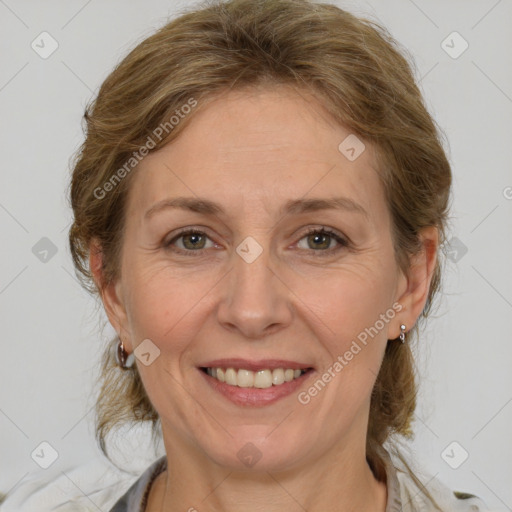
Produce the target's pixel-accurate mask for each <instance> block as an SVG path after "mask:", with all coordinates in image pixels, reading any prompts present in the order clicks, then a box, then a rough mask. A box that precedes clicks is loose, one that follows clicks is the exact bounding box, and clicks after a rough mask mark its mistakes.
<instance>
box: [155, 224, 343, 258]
mask: <svg viewBox="0 0 512 512" xmlns="http://www.w3.org/2000/svg"><path fill="white" fill-rule="evenodd" d="M316 234H323V235H328V236H329V237H331V238H333V239H334V240H335V241H336V242H338V244H339V245H340V246H339V247H335V248H334V249H325V250H319V251H315V250H313V249H310V251H311V252H313V253H320V254H315V255H314V257H324V256H330V255H332V254H333V253H336V252H338V251H340V250H341V249H342V248H347V247H349V246H350V244H349V242H348V240H346V239H345V238H343V237H342V236H341V235H339V234H338V233H336V232H335V231H333V230H331V229H329V228H310V229H309V230H308V231H307V232H306V233H305V234H304V235H303V236H302V237H301V238H300V239H299V241H300V240H302V239H303V238H306V237H308V236H311V235H316ZM185 235H202V236H206V237H207V238H209V237H208V235H207V234H206V233H205V232H204V231H200V230H197V229H193V228H192V229H185V230H183V231H180V232H179V233H178V234H177V235H176V236H175V237H174V238H172V240H170V241H169V242H166V243H165V244H164V247H165V248H166V249H169V250H172V251H173V252H177V253H178V254H184V255H187V256H202V255H203V253H204V251H207V250H208V249H199V250H197V251H192V250H184V249H176V248H172V247H171V246H172V244H173V243H174V242H176V240H178V239H179V238H182V237H183V236H185ZM194 253H195V254H194ZM322 253H323V254H322Z"/></svg>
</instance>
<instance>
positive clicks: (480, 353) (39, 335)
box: [0, 0, 512, 510]
mask: <svg viewBox="0 0 512 512" xmlns="http://www.w3.org/2000/svg"><path fill="white" fill-rule="evenodd" d="M187 4H188V2H181V3H180V4H179V3H178V2H172V1H164V0H150V1H147V0H144V1H142V0H137V1H131V2H125V1H120V0H116V1H113V0H110V1H99V0H89V1H74V0H68V1H66V2H64V1H45V2H36V1H18V2H15V1H14V0H5V1H4V0H0V39H1V48H2V50H1V66H0V108H1V120H2V123H1V128H0V129H1V134H0V144H1V148H2V151H1V155H2V158H1V164H0V165H1V173H0V227H1V233H2V247H3V250H2V251H1V252H0V261H1V271H0V315H1V336H2V340H1V358H0V364H1V386H0V433H1V436H0V450H1V452H0V491H2V492H6V491H8V490H10V489H13V488H15V487H16V486H18V485H20V484H21V483H22V482H23V481H24V479H26V478H31V477H33V476H34V475H35V476H39V475H40V476H41V478H43V477H44V478H46V477H49V476H50V475H58V474H59V472H60V471H61V470H65V469H66V468H68V467H70V466H71V465H76V464H81V463H84V462H86V461H89V460H90V459H91V458H96V457H100V455H99V451H98V448H97V447H96V445H95V442H94V438H93V430H92V418H93V413H92V412H91V408H92V406H93V395H91V390H92V385H93V383H94V378H95V375H96V371H97V365H98V358H99V355H100V349H101V346H102V343H104V341H105V339H106V338H107V337H108V335H109V334H110V333H111V332H112V331H109V330H108V329H107V330H106V331H104V333H103V334H100V332H99V323H98V320H97V319H98V314H97V313H96V311H95V303H94V301H93V300H92V299H91V298H90V297H89V296H88V295H87V294H86V293H85V292H84V291H83V290H82V289H81V288H80V286H79V284H78V282H77V281H76V279H75V277H74V272H73V267H72V263H71V259H70V256H69V250H68V248H67V229H68V227H69V224H70V219H71V216H70V210H69V209H68V207H67V205H66V199H65V190H66V186H67V183H68V175H69V159H70V157H71V155H72V154H73V152H74V151H75V150H76V149H77V147H78V145H79V144H80V143H81V141H82V132H81V117H82V114H83V110H84V105H85V103H86V102H87V101H88V100H89V99H90V97H91V95H92V94H93V93H96V92H97V89H98V87H99V85H100V84H101V82H102V81H103V80H104V78H105V77H106V76H107V74H108V73H109V72H110V70H111V69H112V67H113V65H114V64H115V63H116V62H117V61H118V60H119V59H120V58H121V57H122V56H123V55H125V54H126V52H127V51H128V49H130V48H132V47H133V46H134V45H135V44H136V43H137V42H139V41H140V40H142V39H143V38H144V37H146V36H148V35H149V34H150V33H151V32H152V31H153V30H154V29H155V28H157V27H159V26H161V25H162V24H163V23H164V21H165V18H166V17H167V16H172V15H174V13H175V12H176V11H177V9H178V8H179V7H180V6H181V7H182V6H185V5H187ZM338 5H339V6H341V7H345V8H347V9H348V10H350V11H352V12H355V13H357V14H363V15H367V16H370V17H372V18H373V19H376V20H378V21H380V22H382V23H383V24H384V25H385V26H386V27H387V28H388V29H389V30H390V32H391V33H392V35H393V36H394V37H395V38H396V39H397V40H398V41H399V42H400V43H401V44H402V45H404V46H405V47H406V48H408V49H409V51H410V52H411V54H412V55H413V57H414V59H415V61H416V64H417V68H418V77H419V78H420V79H421V87H422V90H423V92H424V95H425V97H426V100H427V103H428V106H429V108H430V110H431V111H432V113H433V114H434V117H435V118H436V119H437V121H438V122H439V124H440V125H441V127H442V128H443V129H444V131H445V132H446V135H447V136H448V139H449V142H450V147H449V148H448V150H449V156H450V160H451V163H452V165H453V172H454V203H453V210H452V215H453V230H452V233H451V236H454V237H456V238H457V239H458V240H459V241H460V242H457V241H452V243H453V247H455V245H456V244H459V247H461V245H460V244H463V247H465V248H466V249H467V253H465V254H463V252H464V251H461V250H460V248H459V249H455V250H454V251H452V250H447V253H449V256H450V258H451V259H449V260H448V266H447V275H446V282H445V292H444V294H443V300H442V304H441V308H440V310H439V312H438V314H437V315H436V317H435V318H432V319H431V322H430V327H429V330H428V332H427V333H426V334H425V336H424V338H423V340H422V348H421V352H420V353H419V354H418V360H419V365H420V370H421V378H422V387H421V395H420V403H419V407H418V411H417V415H416V422H415V431H416V439H415V441H414V442H413V443H412V444H411V447H412V449H413V451H414V453H415V454H416V456H415V459H416V460H417V461H418V463H419V464H420V467H423V468H424V470H425V471H426V472H428V473H429V474H430V475H431V477H434V476H435V478H437V479H438V480H441V481H443V482H445V483H446V484H447V485H449V486H450V487H452V488H453V489H457V490H461V491H467V492H472V493H475V494H478V495H479V496H481V497H483V498H484V499H485V500H486V501H487V503H488V504H489V505H491V506H495V507H501V508H502V509H504V510H505V509H506V510H512V485H511V483H512V436H511V431H512V429H511V424H512V403H511V402H512V372H511V371H510V369H511V363H512V338H511V334H510V332H511V327H512V322H511V318H512V272H511V271H510V269H511V264H510V262H511V261H512V258H511V256H512V237H511V234H512V171H511V164H510V162H511V161H512V143H511V135H512V129H511V128H512V66H511V57H510V49H511V48H512V35H511V34H512V32H511V29H510V22H511V21H512V3H511V2H510V1H508V0H500V1H496V0H473V1H468V0H450V1H446V0H435V1H428V2H427V1H420V0H415V1H414V2H413V1H412V0H393V1H389V0H388V1H384V0H381V1H366V2H364V1H351V2H338ZM43 31H47V32H49V33H50V34H51V36H52V37H53V38H54V39H55V40H56V41H57V42H58V45H59V46H58V49H57V50H56V51H55V52H54V53H53V54H52V55H51V56H50V57H48V58H47V59H42V58H41V57H40V56H39V55H38V54H37V53H36V52H35V51H34V50H33V49H32V48H31V43H32V41H33V40H36V41H37V40H38V39H37V38H38V36H39V34H40V33H41V32H43ZM453 31H457V32H458V33H460V35H461V36H462V37H463V38H464V40H466V41H467V43H468V44H469V47H468V49H467V50H466V51H465V52H464V53H462V54H461V55H460V56H459V57H458V58H452V57H451V56H450V55H448V54H447V53H446V51H445V49H443V46H442V42H443V41H444V40H445V39H446V38H447V37H448V36H450V34H452V32H453ZM453 37H454V36H450V38H448V39H447V42H446V43H445V44H448V45H450V46H453V48H452V50H451V51H452V52H457V51H458V50H460V49H461V48H462V46H461V44H463V42H462V41H461V40H458V39H456V38H455V39H454V38H453ZM452 41H453V42H452ZM507 187H508V188H507ZM403 200H404V201H407V198H406V197H404V198H403ZM43 237H47V238H48V239H50V240H51V241H52V243H53V244H55V246H56V249H57V252H56V254H55V255H54V256H52V257H48V261H46V262H43V261H41V260H40V259H39V258H38V257H37V256H36V254H34V253H33V251H32V248H33V247H34V246H35V244H36V243H38V241H39V240H40V239H41V238H43ZM450 247H452V246H450ZM450 247H447V249H450ZM50 255H51V253H50V254H49V256H50ZM39 256H40V257H41V256H42V255H41V254H40V255H39ZM127 439H128V440H129V439H132V440H133V443H132V444H131V445H130V444H129V443H128V441H126V442H127V443H128V444H127V445H124V452H122V453H126V454H127V459H126V460H129V461H130V462H131V464H130V466H129V467H130V468H131V469H133V470H134V471H142V470H143V469H144V468H145V467H146V466H147V465H148V464H149V462H150V461H151V460H152V459H153V458H154V457H155V453H153V452H151V451H150V450H149V444H146V445H144V444H142V445H141V446H138V445H139V444H140V442H139V440H138V439H140V436H139V437H138V435H137V434H134V436H133V437H130V436H128V437H127ZM42 441H47V442H49V443H50V444H51V445H52V446H53V447H54V448H55V449H56V450H57V452H58V453H59V458H58V460H57V461H56V462H55V464H53V465H52V466H51V467H50V469H48V470H43V469H41V468H39V467H38V466H37V465H36V464H35V462H34V461H33V460H32V458H31V453H32V452H33V450H34V449H35V448H36V447H37V446H38V445H39V444H40V443H41V442H42ZM453 441H457V443H459V444H460V446H462V447H463V448H464V449H465V450H466V451H467V452H468V453H469V458H468V459H467V460H466V461H465V462H464V463H463V464H462V465H461V466H460V467H459V468H458V469H452V468H451V467H450V466H449V465H448V464H447V463H446V462H445V460H444V459H443V457H442V456H441V454H442V453H443V451H444V450H445V448H446V447H447V446H448V445H449V444H450V443H452V442H453ZM159 450H160V451H157V453H163V452H162V451H161V446H160V448H159ZM457 450H460V449H459V448H456V450H455V452H454V454H455V456H456V457H460V452H457ZM122 453H121V452H120V455H119V457H120V458H119V460H121V457H122ZM424 483H425V485H427V487H428V479H425V480H424Z"/></svg>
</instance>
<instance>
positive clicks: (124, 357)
mask: <svg viewBox="0 0 512 512" xmlns="http://www.w3.org/2000/svg"><path fill="white" fill-rule="evenodd" d="M131 356H132V354H128V352H126V350H125V349H124V345H123V342H122V341H121V338H119V344H118V345H117V350H116V361H117V364H118V365H119V366H120V367H121V368H123V369H127V368H131V367H132V366H133V358H131ZM130 358H131V359H132V361H131V364H128V359H130Z"/></svg>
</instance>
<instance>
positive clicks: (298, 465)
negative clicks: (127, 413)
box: [90, 86, 438, 512]
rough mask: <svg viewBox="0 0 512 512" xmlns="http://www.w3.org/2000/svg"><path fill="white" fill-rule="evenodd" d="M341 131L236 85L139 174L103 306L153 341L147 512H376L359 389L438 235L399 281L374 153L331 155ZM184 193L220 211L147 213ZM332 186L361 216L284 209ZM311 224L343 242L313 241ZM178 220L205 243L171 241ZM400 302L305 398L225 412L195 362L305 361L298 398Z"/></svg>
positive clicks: (129, 335) (133, 343)
mask: <svg viewBox="0 0 512 512" xmlns="http://www.w3.org/2000/svg"><path fill="white" fill-rule="evenodd" d="M349 134H350V132H349V131H348V130H347V129H345V128H344V127H342V126H339V125H338V124H335V123H334V122H333V121H332V120H331V119H330V118H329V116H328V114H327V113H326V112H325V110H324V109H323V108H322V106H321V105H320V104H319V103H318V102H317V100H315V98H314V97H312V96H309V95H308V94H307V93H305V92H303V91H300V93H299V94H298V93H297V92H296V91H294V90H293V89H291V88H289V87H284V86H281V87H273V88H267V89H265V88H263V89H250V90H247V89H246V90H243V91H232V92H228V93H224V94H222V95H219V96H217V97H216V98H215V99H214V100H212V101H210V102H208V103H207V104H206V105H202V106H201V105H200V106H199V107H198V108H197V110H196V112H195V113H194V117H193V118H192V119H190V124H189V125H188V126H187V127H186V129H185V130H184V131H183V132H182V133H181V134H180V136H179V137H178V138H177V139H175V140H174V141H173V142H171V143H170V144H168V145H167V146H165V147H164V148H163V149H161V150H159V151H158V152H154V153H151V154H150V155H149V156H147V157H146V158H145V159H144V160H143V161H142V162H141V163H140V165H139V168H138V169H137V170H136V175H134V176H133V178H134V180H133V182H132V184H131V188H130V194H129V198H128V209H127V217H126V231H125V237H124V240H123V249H122V258H121V275H120V278H119V279H118V280H117V281H116V282H115V283H112V284H111V285H109V286H107V287H104V288H103V289H102V300H103V303H104V306H105V310H106V312H107V314H108V317H109V320H110V322H111V323H112V325H113V327H114V328H115V329H116V330H117V331H118V332H119V333H120V335H121V339H122V340H123V342H124V345H125V348H126V350H127V351H128V352H132V351H133V350H134V349H135V348H136V347H137V346H138V344H139V343H141V341H142V340H145V339H148V338H149V339H150V340H151V341H152V343H154V344H155V345H156V346H157V347H158V349H159V350H160V355H159V357H157V358H156V359H155V360H154V362H152V364H150V365H149V366H145V365H144V364H141V362H140V361H139V360H137V361H136V364H137V366H138V370H139V372H140V374H141V378H142V380H143V383H144V386H145V389H146V391H147V393H148V396H149V397H150V399H151V401H152V403H153V405H154V407H155V408H156V410H157V411H158V413H159V415H160V417H161V420H162V431H163V437H164V445H165V449H166V453H167V454H168V460H169V469H168V471H167V472H165V473H163V474H162V475H160V477H159V478H158V479H157V480H156V482H155V484H154V485H153V486H152V489H151V493H150V498H149V503H148V508H147V510H148V511H153V510H154V511H156V510H165V511H169V512H170V511H178V510H180V511H184V510H189V509H191V508H192V507H195V509H196V510H198V511H201V510H210V511H213V510H215V511H217V510H218V511H221V510H222V511H225V512H231V511H234V510H237V511H239V510H244V511H246V512H250V511H256V510H258V511H259V510H265V511H268V512H272V511H278V510H279V511H282V510H287V511H289V512H292V511H293V512H295V511H297V512H298V511H303V510H308V511H310V512H314V511H326V510H358V511H370V510H371V511H377V510H380V511H384V510H385V506H386V499H387V493H386V486H385V484H384V483H383V482H379V481H377V480H376V479H375V477H374V476H373V473H372V472H371V470H370V468H369V466H368V464H367V461H366V458H365V440H366V432H367V425H368V414H369V405H370V395H371V390H372V387H373V385H374V383H375V379H376V376H377V373H378V370H379V367H380V365H381V362H382V358H383V355H384V350H385V347H386V344H387V343H388V340H393V339H395V338H397V337H398V335H399V334H400V324H402V323H403V324H405V325H406V326H407V329H408V330H409V329H410V328H411V327H412V326H413V325H414V324H415V322H416V320H417V318H418V317H419V315H420V313H421V311H422V309H423V307H424V305H425V302H426V299H427V294H428V289H429V285H430V282H431V277H432V272H433V270H434V265H435V261H436V248H437V245H438V234H437V230H436V229H435V228H433V227H432V228H425V229H424V230H423V231H422V232H421V238H422V240H423V242H424V250H423V251H422V252H421V253H420V254H419V255H418V256H416V257H415V258H413V259H412V260H411V272H410V275H409V276H408V277H406V276H405V275H404V274H402V273H401V272H400V271H399V269H398V267H397V264H396V261H395V259H394V253H393V247H392V241H391V224H390V222H391V220H390V215H389V212H388V210H387V205H386V201H385V197H384V192H383V189H382V188H381V184H380V182H379V180H378V175H377V172H378V171H377V170H376V169H377V165H376V162H375V157H374V153H373V151H372V147H371V146H370V145H369V144H366V150H365V151H364V152H363V153H362V154H361V155H360V156H359V157H358V158H357V159H356V160H354V161H349V160H348V159H347V158H346V157H345V156H344V155H343V154H341V152H340V151H339V150H338V145H339V144H340V142H341V141H343V140H344V139H345V138H346V137H347V135H349ZM182 195H183V196H192V197H194V196H197V197H203V198H207V199H210V200H212V201H215V202H218V203H220V204H221V205H222V206H223V208H224V209H225V210H226V213H225V214H217V215H215V216H206V215H203V214H199V213H194V212H188V211H184V210H183V211H182V210H177V209H174V210H171V209H168V210H163V211H160V212H158V213H156V214H155V215H154V216H153V217H151V218H150V220H144V213H145V212H146V211H147V210H148V209H149V208H150V207H151V206H152V205H153V204H155V203H156V202H158V201H160V200H162V199H164V198H171V197H177V196H182ZM333 195H344V196H346V197H349V198H351V199H352V200H353V201H356V202H357V203H359V204H360V205H361V206H363V208H364V209H365V210H366V211H367V213H368V218H365V217H364V216H362V215H359V214H357V213H354V212H348V211H343V210H324V211H317V212H308V213H302V214H298V215H297V214H294V215H289V216H281V215H279V213H278V211H279V208H280V207H281V205H283V204H284V203H285V202H286V201H287V200H289V199H298V198H304V197H305V198H312V197H318V198H329V197H332V196H333ZM323 226H324V227H328V228H331V229H333V230H335V231H336V232H338V233H339V234H340V235H342V236H343V237H348V239H349V240H350V244H349V246H348V247H344V246H342V245H341V244H339V243H338V242H336V240H335V239H333V238H329V237H327V238H326V239H321V238H320V239H317V240H315V239H314V237H311V236H310V237H308V236H307V229H308V228H309V227H313V228H319V229H320V228H322V227H323ZM185 227H195V228H197V229H200V230H202V231H203V232H204V233H205V234H206V238H204V237H203V238H202V239H201V238H200V239H199V240H198V239H195V240H194V239H193V236H192V237H190V236H189V237H188V238H187V237H185V238H180V239H178V240H175V241H174V245H173V246H170V247H167V248H166V247H165V243H166V242H169V241H172V240H173V238H174V237H175V236H176V234H177V231H178V229H180V228H185ZM248 236H251V237H253V238H254V239H255V240H256V241H257V242H258V243H259V244H260V246H261V248H262V249H263V252H262V253H261V255H260V256H259V257H258V258H257V259H256V260H255V261H253V262H252V263H247V262H246V261H245V260H244V259H242V258H241V257H240V256H239V255H238V254H237V252H236V248H237V246H238V245H239V244H240V243H241V242H242V241H243V240H244V239H245V238H246V237H248ZM172 247H174V248H175V249H177V250H179V249H181V250H182V251H188V253H186V254H181V255H180V254H177V253H176V252H173V251H172V250H171V248H172ZM194 247H198V248H202V249H204V250H203V255H200V256H195V254H197V251H198V249H194ZM97 248H98V247H97V246H95V245H94V243H93V244H91V252H90V256H91V269H92V270H93V273H94V275H95V278H96V280H97V282H98V283H100V282H101V274H100V268H101V253H98V254H97V253H96V249H97ZM333 248H334V249H336V248H337V249H338V250H333ZM194 251H196V252H195V253H194V254H191V253H193V252H194ZM322 251H323V252H322ZM320 252H322V254H324V256H322V254H320ZM395 302H397V303H399V304H400V305H401V306H402V309H401V311H400V312H397V313H396V315H395V316H394V318H393V319H391V320H389V321H388V322H387V323H385V326H384V328H383V329H381V330H380V331H379V333H378V334H377V335H375V336H374V337H373V338H370V340H371V341H370V342H369V343H368V344H367V345H366V346H365V347H364V348H363V349H362V350H361V351H360V352H359V353H358V354H357V355H356V356H354V358H353V359H352V360H351V361H350V362H349V364H347V365H346V366H345V367H344V368H343V370H342V371H341V372H339V373H338V374H337V375H336V377H335V378H333V379H332V380H331V382H329V383H328V385H327V386H326V387H325V388H324V389H323V390H322V391H321V392H320V393H318V395H317V396H316V397H314V398H313V399H312V400H311V401H310V403H308V404H307V405H302V404H301V403H299V401H298V400H297V393H298V392H297V393H292V394H291V395H290V396H288V397H286V398H284V399H281V400H279V401H278V402H277V403H275V404H273V405H267V406H264V407H258V408H251V407H241V406H237V405H235V404H233V403H231V402H229V401H228V400H227V399H226V398H224V397H223V396H222V395H220V394H219V393H217V392H216V391H213V390H212V389H211V388H210V387H209V386H208V385H207V384H205V379H204V377H203V376H202V375H201V374H200V373H199V370H198V369H197V366H198V365H199V364H200V363H202V362H206V361H208V360H213V359H217V358H222V357H241V358H247V359H263V358H280V359H289V360H295V361H301V362H302V361H306V362H309V363H310V364H311V366H313V367H314V368H315V371H316V374H315V375H314V376H313V377H309V380H307V381H306V382H305V383H304V384H303V386H302V387H301V388H300V389H299V391H303V390H307V388H308V387H310V386H311V385H312V383H313V382H314V381H316V380H317V379H318V378H319V376H321V374H322V373H323V372H324V371H325V370H326V369H327V368H329V367H332V365H333V362H334V361H335V360H336V358H337V357H338V356H339V355H342V354H344V353H345V352H346V351H347V350H348V349H349V348H350V346H351V343H352V341H353V340H355V339H356V337H357V335H358V334H359V333H360V332H361V331H363V330H364V329H365V328H367V327H370V326H373V325H374V324H375V322H376V320H378V319H379V315H381V314H383V313H385V312H386V311H388V310H390V308H392V305H393V304H394V303H395ZM390 342H391V343H393V341H390ZM249 442H250V443H252V444H253V445H255V446H256V447H257V449H258V450H259V451H260V453H261V454H262V457H261V459H260V460H259V461H258V462H257V463H256V464H255V465H254V466H252V467H250V468H249V467H247V466H245V465H244V464H243V463H242V461H241V460H239V458H238V457H237V452H238V451H239V450H240V449H241V448H242V447H243V446H244V445H246V443H249Z"/></svg>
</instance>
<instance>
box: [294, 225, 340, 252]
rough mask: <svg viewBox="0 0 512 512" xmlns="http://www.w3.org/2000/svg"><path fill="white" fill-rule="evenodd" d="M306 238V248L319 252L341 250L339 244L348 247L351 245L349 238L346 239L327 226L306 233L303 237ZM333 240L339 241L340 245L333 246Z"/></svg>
mask: <svg viewBox="0 0 512 512" xmlns="http://www.w3.org/2000/svg"><path fill="white" fill-rule="evenodd" d="M304 239H306V240H307V247H306V250H309V251H313V252H317V253H327V254H332V253H333V252H336V251H338V250H340V247H339V246H342V247H348V245H349V244H348V242H347V240H345V239H344V238H343V237H342V236H340V235H338V234H337V233H336V232H334V231H331V230H329V229H326V228H323V229H312V230H310V231H309V232H308V233H306V236H304V237H302V238H301V240H304ZM333 241H335V242H337V243H338V247H334V248H333V247H331V244H332V242H333ZM319 255H323V254H319Z"/></svg>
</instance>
